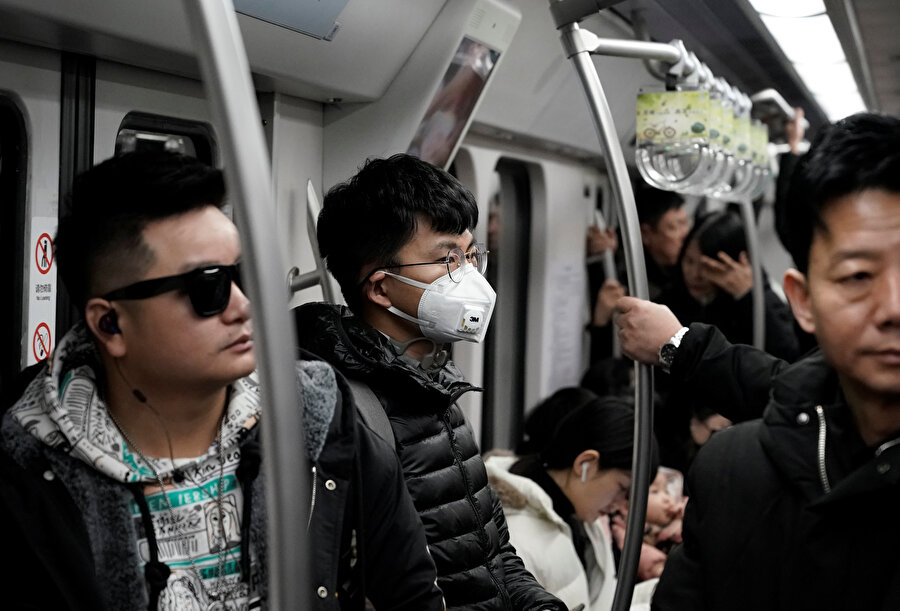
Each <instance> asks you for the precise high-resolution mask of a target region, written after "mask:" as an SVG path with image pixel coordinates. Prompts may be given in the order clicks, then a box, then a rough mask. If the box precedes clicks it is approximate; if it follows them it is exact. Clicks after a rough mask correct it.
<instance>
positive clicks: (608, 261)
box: [591, 210, 622, 359]
mask: <svg viewBox="0 0 900 611" xmlns="http://www.w3.org/2000/svg"><path fill="white" fill-rule="evenodd" d="M594 224H595V225H596V226H597V229H599V230H600V231H606V228H607V227H609V225H607V223H606V219H604V218H603V213H602V212H600V211H599V210H594ZM601 256H602V257H603V275H604V276H606V279H607V280H615V281H616V282H618V281H619V276H618V274H617V273H616V258H615V252H614V251H612V250H607V251H604V252H603V253H602V255H601ZM591 298H592V299H593V296H591ZM609 322H610V325H612V355H613V358H617V359H620V358H622V339H621V338H620V337H619V334H618V333H616V328H615V325H614V324H613V322H612V320H610V321H609Z"/></svg>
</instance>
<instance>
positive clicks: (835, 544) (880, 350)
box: [618, 114, 900, 610]
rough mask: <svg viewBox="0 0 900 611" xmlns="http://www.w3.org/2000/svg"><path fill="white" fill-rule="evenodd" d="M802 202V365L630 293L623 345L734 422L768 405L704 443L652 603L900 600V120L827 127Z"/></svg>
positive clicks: (801, 174) (778, 605)
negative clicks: (714, 402)
mask: <svg viewBox="0 0 900 611" xmlns="http://www.w3.org/2000/svg"><path fill="white" fill-rule="evenodd" d="M790 197H791V204H792V205H791V207H790V209H789V210H788V211H787V215H788V216H787V219H786V221H787V223H786V225H785V228H786V232H785V235H786V236H787V238H788V239H787V240H786V241H787V245H788V247H789V250H790V252H791V255H792V257H793V259H794V263H795V265H796V267H797V269H791V270H788V272H787V273H786V274H785V279H784V288H785V293H786V294H787V296H788V299H789V301H790V303H791V307H792V309H793V311H794V316H795V318H796V319H797V321H798V322H799V324H800V325H801V326H802V327H803V329H804V330H805V331H807V332H809V333H813V334H814V335H815V337H816V339H817V341H818V343H819V346H820V348H819V349H817V350H814V351H813V352H811V353H810V354H808V355H807V356H806V357H805V358H803V359H801V360H800V361H798V362H797V363H795V364H793V365H788V364H787V363H785V362H783V361H779V360H777V359H775V358H774V357H771V356H769V355H766V354H764V353H761V352H759V351H755V350H753V349H752V348H749V347H747V346H732V345H730V344H729V343H728V342H727V341H725V340H724V338H723V337H722V336H721V334H719V333H718V332H717V331H716V330H715V329H713V328H710V327H706V326H704V325H692V326H691V327H690V328H689V329H688V328H683V329H679V327H680V326H681V325H680V323H679V322H678V321H677V320H676V319H675V318H674V316H672V315H671V313H670V312H668V311H667V310H666V309H665V308H663V307H662V306H657V305H655V304H650V303H648V302H641V301H639V300H635V299H631V298H623V299H622V300H621V301H620V303H619V308H620V310H621V311H622V315H621V316H620V318H619V321H618V324H619V325H620V326H621V334H622V340H623V349H624V350H625V351H626V352H627V353H628V354H630V355H631V356H633V357H634V358H637V359H639V360H641V361H643V362H646V363H653V364H660V365H661V366H663V367H664V368H670V370H671V373H672V377H673V379H675V380H676V381H677V383H678V384H681V385H683V386H685V387H687V388H693V389H694V390H695V391H697V392H704V393H705V394H706V396H707V397H716V398H717V399H719V401H720V405H721V408H722V409H721V413H722V414H723V415H725V416H727V417H729V418H731V419H732V420H735V421H741V420H748V419H751V418H756V417H759V415H760V414H761V415H762V419H761V420H752V421H749V422H746V423H744V424H741V425H739V426H735V427H733V428H732V429H730V430H727V431H724V432H721V433H719V434H718V435H716V436H715V437H714V438H713V439H712V440H711V441H710V442H709V443H708V444H707V445H706V446H705V447H704V448H703V450H701V452H700V454H699V455H698V457H697V459H696V461H695V463H694V468H693V470H692V472H691V473H690V475H689V478H688V485H689V487H690V502H689V504H688V508H687V512H686V515H685V521H684V544H683V546H681V547H680V548H678V549H677V550H675V551H674V552H673V553H672V554H671V556H670V557H669V560H668V562H667V564H666V570H665V572H664V573H663V577H662V580H661V581H660V584H659V587H658V589H657V592H656V595H655V597H654V603H653V606H654V608H655V609H660V610H665V609H711V610H712V609H728V610H734V609H817V610H821V609H826V610H827V609H878V610H887V609H897V608H898V607H900V560H898V558H897V555H896V554H895V553H894V549H893V548H894V543H895V542H896V541H898V540H900V522H898V521H897V519H896V508H897V506H898V503H900V120H898V119H897V118H893V117H886V116H879V115H873V114H858V115H853V116H851V117H848V118H846V119H844V120H842V121H839V122H838V123H836V124H834V125H831V126H828V127H826V128H825V129H823V131H822V132H821V133H820V134H819V136H818V138H816V140H815V141H814V143H813V145H812V147H811V149H810V152H809V153H808V154H807V155H806V157H804V158H803V159H802V160H801V161H800V162H799V166H798V167H797V169H796V170H795V172H794V176H793V177H792V183H791V194H790ZM676 331H677V332H676ZM669 337H671V338H672V339H670V340H669V341H666V339H667V338H669ZM763 410H764V411H763Z"/></svg>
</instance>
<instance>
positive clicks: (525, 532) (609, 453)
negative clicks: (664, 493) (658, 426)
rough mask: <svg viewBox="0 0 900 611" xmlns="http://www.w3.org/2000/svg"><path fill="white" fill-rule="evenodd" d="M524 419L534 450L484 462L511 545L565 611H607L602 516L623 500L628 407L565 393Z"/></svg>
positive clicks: (610, 581) (608, 557) (643, 587)
mask: <svg viewBox="0 0 900 611" xmlns="http://www.w3.org/2000/svg"><path fill="white" fill-rule="evenodd" d="M529 422H530V424H529V423H526V430H528V431H531V433H530V439H529V442H530V443H531V448H532V449H533V450H535V451H536V453H534V454H530V455H527V456H523V457H522V458H516V457H514V456H513V457H510V456H492V457H490V458H488V460H487V462H486V466H487V469H488V474H489V475H490V477H491V483H492V485H493V486H494V488H495V489H496V490H497V493H498V494H499V496H500V498H501V500H502V501H503V510H504V512H505V513H506V516H507V523H508V524H509V533H510V540H511V541H512V544H513V546H514V547H515V548H516V549H517V550H518V552H519V554H520V555H521V556H522V559H523V560H524V561H525V566H526V568H528V569H529V570H530V571H532V573H534V575H535V577H536V578H537V580H538V581H539V582H540V583H542V584H543V585H544V586H545V587H546V588H547V589H548V590H550V591H551V592H553V593H554V594H556V595H557V596H559V597H560V598H561V599H562V600H563V601H564V602H565V603H566V604H567V605H568V606H569V608H570V609H572V608H576V607H577V606H578V605H582V604H583V605H584V606H585V609H586V610H590V611H607V610H608V609H610V608H611V606H612V600H613V594H614V593H615V589H616V562H615V559H614V556H613V548H612V539H611V536H610V531H609V520H608V517H609V515H610V514H612V513H615V512H617V511H621V510H623V509H624V508H625V507H627V503H628V500H627V499H628V489H629V486H630V485H631V458H632V451H633V449H634V441H633V440H634V409H633V407H632V406H631V405H629V404H628V403H626V402H624V401H621V400H620V399H615V398H607V399H598V398H597V397H596V395H594V394H593V393H591V392H589V391H587V390H584V389H581V388H564V389H561V390H559V391H557V392H556V393H554V394H553V395H552V396H551V397H549V398H548V399H546V400H545V401H544V402H542V403H541V404H540V405H538V406H537V407H536V408H535V409H534V411H533V412H532V415H531V416H530V418H529ZM526 449H527V446H526ZM653 458H654V461H655V459H656V453H655V452H654V454H653ZM656 467H657V464H653V465H652V468H653V469H654V470H655V469H656ZM654 586H655V580H654V581H652V582H645V583H642V584H639V586H638V587H637V588H636V589H635V594H634V598H633V602H634V603H635V606H634V607H633V608H637V609H646V608H648V607H647V603H648V602H649V597H650V595H651V593H652V590H653V587H654Z"/></svg>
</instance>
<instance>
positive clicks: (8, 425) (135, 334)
mask: <svg viewBox="0 0 900 611" xmlns="http://www.w3.org/2000/svg"><path fill="white" fill-rule="evenodd" d="M224 196H225V185H224V180H223V177H222V173H221V172H220V171H218V170H216V169H214V168H210V167H207V166H205V165H203V164H201V163H200V162H198V161H196V160H195V159H191V158H188V157H184V156H181V155H172V154H166V153H131V154H126V155H123V156H121V157H116V158H113V159H111V160H108V161H106V162H104V163H102V164H100V165H98V166H97V167H95V168H93V169H92V170H90V171H88V172H87V173H85V174H83V175H82V176H80V177H79V178H78V179H77V180H76V183H75V186H74V189H73V194H72V213H71V215H69V216H67V217H65V218H63V219H62V221H61V223H60V229H59V232H58V235H57V239H56V245H57V251H56V260H57V261H58V264H59V265H60V274H61V276H62V279H63V281H64V282H65V284H66V287H67V288H68V290H69V292H70V294H71V295H72V298H73V301H74V302H75V303H76V304H78V306H79V307H80V309H81V311H82V313H83V314H84V318H83V320H82V321H81V322H79V323H77V324H76V325H75V326H74V327H73V329H72V330H71V331H70V332H68V333H67V334H66V335H65V336H64V337H63V338H62V340H61V341H60V342H59V345H58V346H57V347H56V349H55V351H54V353H53V354H52V355H51V357H50V358H49V359H48V360H47V362H46V364H44V365H43V366H42V367H40V368H38V369H37V370H35V371H32V372H31V373H32V374H36V375H35V377H33V379H32V380H31V382H30V383H29V384H28V385H27V387H26V388H25V389H24V391H23V392H22V394H21V396H20V397H19V398H18V400H17V401H16V402H15V404H14V405H12V406H11V407H9V409H8V410H6V411H5V413H4V415H3V419H2V424H0V469H2V476H0V519H2V522H3V524H4V525H6V531H7V534H8V535H9V536H7V537H6V539H5V545H4V553H3V558H4V560H3V562H2V567H0V569H2V570H0V579H2V581H3V583H4V585H5V586H6V587H4V592H5V593H4V605H9V606H10V607H12V608H42V609H51V608H52V609H110V610H113V609H115V610H118V609H151V610H153V611H156V610H157V609H195V608H196V609H199V608H203V609H207V608H221V609H226V608H227V609H248V608H265V607H266V606H267V582H266V579H267V571H266V567H267V562H266V514H265V506H264V505H263V502H264V489H263V479H264V478H262V477H259V473H260V462H261V461H262V465H263V466H265V460H264V458H265V454H264V453H261V452H260V447H259V446H260V444H259V439H258V437H259V425H258V421H259V418H260V416H263V415H264V412H265V409H264V407H263V406H262V405H261V403H260V394H259V383H258V382H257V378H256V374H255V372H254V368H255V364H256V361H255V357H254V348H253V339H252V328H251V321H250V304H249V301H248V300H247V298H246V296H245V295H244V293H243V292H242V291H241V288H240V276H239V274H238V268H237V266H238V263H239V260H240V254H241V249H240V242H239V240H238V233H237V229H236V228H235V226H234V224H233V223H232V222H231V221H230V220H229V219H228V217H226V216H225V215H224V214H222V212H221V211H220V209H219V208H220V206H221V204H222V201H223V199H224ZM297 375H298V381H299V387H300V390H301V393H302V395H303V405H304V421H305V425H306V426H305V433H306V444H305V445H306V449H307V458H308V460H309V462H308V463H307V464H305V465H297V468H298V469H303V468H311V469H312V472H313V477H312V479H313V486H314V487H315V489H314V490H313V492H312V495H311V496H312V501H311V505H310V507H297V508H296V510H297V515H296V519H297V520H302V521H304V522H307V523H308V524H309V532H310V541H311V545H310V549H311V551H310V554H311V562H310V565H311V569H312V571H311V572H312V575H311V584H310V585H311V588H310V592H309V605H308V608H310V609H313V608H315V609H358V610H361V609H362V608H363V606H364V604H365V597H366V596H368V597H369V598H370V599H371V600H372V601H373V602H374V603H375V604H377V605H378V606H379V608H392V609H401V608H402V609H408V610H409V611H417V610H419V609H442V608H443V601H442V597H441V593H440V591H439V590H438V589H437V586H436V585H435V583H434V581H435V570H434V564H433V562H432V560H431V559H430V557H429V556H428V551H427V547H426V542H425V536H424V532H423V530H422V527H421V524H420V522H419V520H418V517H417V515H416V513H415V508H414V507H413V505H412V502H411V500H410V498H409V495H408V493H407V491H406V487H405V486H404V483H403V480H402V475H401V471H400V466H399V463H398V461H397V459H396V456H394V454H393V453H392V452H391V450H390V448H389V447H388V446H387V445H386V444H384V442H383V441H382V440H380V439H378V438H377V437H376V436H375V435H374V434H373V433H372V432H371V431H370V430H369V429H368V428H366V427H365V426H363V425H362V424H361V423H358V422H357V421H356V412H355V408H354V405H353V403H352V401H350V400H346V399H347V398H349V397H350V394H349V390H348V388H347V387H346V382H345V381H344V380H343V379H340V380H338V379H337V378H336V376H335V373H334V370H333V369H332V368H331V367H330V366H328V365H327V364H326V363H324V362H322V361H319V360H301V361H297ZM342 399H345V400H342ZM38 577H40V578H41V584H40V587H38V588H34V589H33V588H28V587H25V584H28V583H34V582H35V579H36V578H38Z"/></svg>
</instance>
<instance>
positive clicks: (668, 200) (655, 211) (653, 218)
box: [634, 186, 684, 229]
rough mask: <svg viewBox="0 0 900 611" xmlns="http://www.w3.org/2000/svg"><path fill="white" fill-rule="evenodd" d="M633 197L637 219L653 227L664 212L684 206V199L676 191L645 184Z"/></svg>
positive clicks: (654, 227)
mask: <svg viewBox="0 0 900 611" xmlns="http://www.w3.org/2000/svg"><path fill="white" fill-rule="evenodd" d="M634 198H635V203H636V205H637V213H638V219H639V220H640V222H641V223H645V224H647V225H650V227H652V228H653V229H656V226H657V225H658V224H659V220H660V219H661V218H662V217H663V215H664V214H665V213H666V212H668V211H669V210H677V209H678V208H681V207H682V206H684V199H683V198H682V197H681V196H680V195H678V194H677V193H674V192H672V191H663V190H662V189H654V188H653V187H647V186H643V187H641V188H639V189H637V190H636V191H635V194H634Z"/></svg>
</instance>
